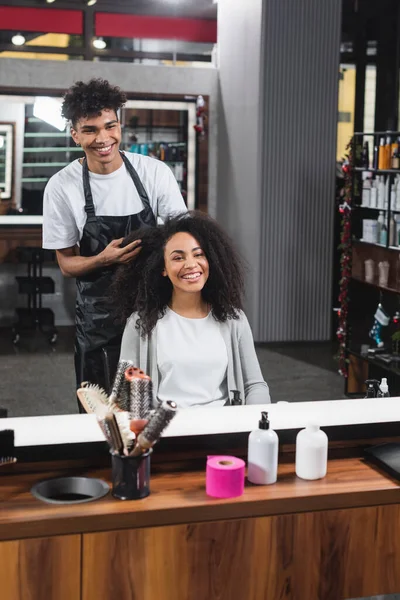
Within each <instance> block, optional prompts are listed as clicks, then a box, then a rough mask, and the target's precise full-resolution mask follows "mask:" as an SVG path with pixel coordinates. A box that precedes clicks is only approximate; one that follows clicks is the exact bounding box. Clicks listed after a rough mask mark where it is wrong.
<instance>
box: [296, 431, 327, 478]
mask: <svg viewBox="0 0 400 600" xmlns="http://www.w3.org/2000/svg"><path fill="white" fill-rule="evenodd" d="M327 467H328V436H327V435H326V433H324V432H323V431H321V430H320V428H319V425H316V424H314V423H310V424H309V425H307V427H306V428H305V429H302V430H301V431H300V432H299V433H298V434H297V437H296V475H297V477H300V478H301V479H322V477H325V475H326V471H327Z"/></svg>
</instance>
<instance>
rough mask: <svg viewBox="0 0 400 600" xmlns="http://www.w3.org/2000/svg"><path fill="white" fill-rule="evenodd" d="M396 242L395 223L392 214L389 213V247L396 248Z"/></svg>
mask: <svg viewBox="0 0 400 600" xmlns="http://www.w3.org/2000/svg"><path fill="white" fill-rule="evenodd" d="M397 240H398V238H397V222H396V219H395V217H394V214H393V213H391V215H390V222H389V246H397Z"/></svg>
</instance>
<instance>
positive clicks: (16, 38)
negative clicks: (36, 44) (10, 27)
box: [11, 33, 25, 46]
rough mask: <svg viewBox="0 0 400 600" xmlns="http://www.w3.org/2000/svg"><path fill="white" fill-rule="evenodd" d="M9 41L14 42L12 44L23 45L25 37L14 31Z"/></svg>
mask: <svg viewBox="0 0 400 600" xmlns="http://www.w3.org/2000/svg"><path fill="white" fill-rule="evenodd" d="M11 41H12V43H13V44H14V46H23V45H24V44H25V38H24V36H23V35H21V34H20V33H16V34H15V35H13V36H12V38H11Z"/></svg>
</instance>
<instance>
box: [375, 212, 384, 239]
mask: <svg viewBox="0 0 400 600" xmlns="http://www.w3.org/2000/svg"><path fill="white" fill-rule="evenodd" d="M384 227H385V214H384V212H383V210H381V211H379V216H378V222H377V228H378V231H377V240H376V243H377V244H381V231H382V229H383V228H384Z"/></svg>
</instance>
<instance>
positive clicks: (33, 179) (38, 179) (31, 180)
mask: <svg viewBox="0 0 400 600" xmlns="http://www.w3.org/2000/svg"><path fill="white" fill-rule="evenodd" d="M49 179H50V178H49V177H23V178H22V179H21V182H22V183H39V182H42V183H43V182H44V181H48V180H49Z"/></svg>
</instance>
